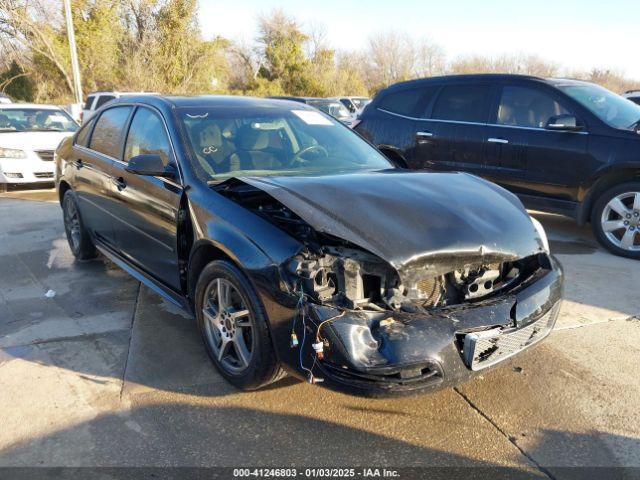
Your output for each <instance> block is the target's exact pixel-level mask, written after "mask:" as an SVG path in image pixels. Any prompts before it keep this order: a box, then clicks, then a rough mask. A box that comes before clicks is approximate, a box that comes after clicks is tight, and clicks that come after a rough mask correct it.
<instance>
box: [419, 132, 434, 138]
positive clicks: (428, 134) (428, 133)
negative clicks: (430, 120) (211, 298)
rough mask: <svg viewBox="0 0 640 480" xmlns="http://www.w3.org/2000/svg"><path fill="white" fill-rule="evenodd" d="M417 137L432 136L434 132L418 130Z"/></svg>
mask: <svg viewBox="0 0 640 480" xmlns="http://www.w3.org/2000/svg"><path fill="white" fill-rule="evenodd" d="M416 137H420V138H432V137H433V133H431V132H426V131H424V132H418V133H416Z"/></svg>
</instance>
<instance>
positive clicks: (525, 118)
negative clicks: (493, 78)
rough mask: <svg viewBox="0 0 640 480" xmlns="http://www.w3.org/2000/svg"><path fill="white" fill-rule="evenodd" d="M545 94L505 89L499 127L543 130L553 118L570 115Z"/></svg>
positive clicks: (522, 88) (501, 98)
mask: <svg viewBox="0 0 640 480" xmlns="http://www.w3.org/2000/svg"><path fill="white" fill-rule="evenodd" d="M569 113H570V112H569V111H568V110H567V109H565V108H564V107H562V105H560V104H559V103H558V102H556V101H555V100H554V99H553V98H552V97H550V96H549V95H547V94H546V93H545V92H543V91H540V90H538V89H535V88H527V87H504V88H503V89H502V96H501V97H500V106H499V107H498V118H497V123H498V125H510V126H514V127H538V128H543V127H545V126H546V125H547V123H548V122H549V119H550V118H551V117H555V116H557V115H569Z"/></svg>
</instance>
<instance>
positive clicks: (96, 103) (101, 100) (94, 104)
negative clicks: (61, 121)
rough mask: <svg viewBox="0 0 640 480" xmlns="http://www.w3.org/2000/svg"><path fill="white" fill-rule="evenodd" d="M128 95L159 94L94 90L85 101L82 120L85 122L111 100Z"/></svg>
mask: <svg viewBox="0 0 640 480" xmlns="http://www.w3.org/2000/svg"><path fill="white" fill-rule="evenodd" d="M127 95H157V93H156V92H111V91H107V92H92V93H90V94H89V95H87V100H86V101H85V103H84V108H83V109H82V114H81V115H80V120H81V121H82V122H84V121H85V120H88V119H89V117H91V115H93V114H94V113H95V112H96V110H98V109H99V108H100V107H102V106H103V105H105V104H106V103H109V102H110V101H111V100H115V99H116V98H120V97H123V96H127Z"/></svg>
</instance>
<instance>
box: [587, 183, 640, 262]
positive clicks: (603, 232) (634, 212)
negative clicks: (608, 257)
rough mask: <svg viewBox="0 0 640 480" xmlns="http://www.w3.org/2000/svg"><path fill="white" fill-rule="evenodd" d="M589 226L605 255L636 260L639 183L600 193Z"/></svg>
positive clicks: (639, 243) (639, 234)
mask: <svg viewBox="0 0 640 480" xmlns="http://www.w3.org/2000/svg"><path fill="white" fill-rule="evenodd" d="M591 225H592V227H593V231H594V233H595V235H596V238H597V239H598V241H599V242H600V243H601V244H602V245H603V246H604V247H606V248H607V249H608V250H609V251H611V252H612V253H614V254H616V255H620V256H623V257H628V258H635V259H640V182H628V183H623V184H621V185H618V186H616V187H613V188H611V189H609V190H607V191H606V192H604V193H603V194H602V195H601V196H600V197H599V198H598V200H597V201H596V204H595V206H594V208H593V212H592V215H591Z"/></svg>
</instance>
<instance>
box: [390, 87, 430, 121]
mask: <svg viewBox="0 0 640 480" xmlns="http://www.w3.org/2000/svg"><path fill="white" fill-rule="evenodd" d="M436 90H437V87H435V86H434V87H423V88H412V89H410V90H401V91H399V92H392V93H390V94H388V95H386V96H385V97H384V98H383V99H382V100H380V103H379V104H378V108H381V109H383V110H387V111H389V112H393V113H399V114H400V115H409V116H418V115H421V114H422V113H423V112H424V109H425V108H426V106H427V104H428V103H429V101H430V100H431V98H432V97H433V95H434V94H435V92H436Z"/></svg>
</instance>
